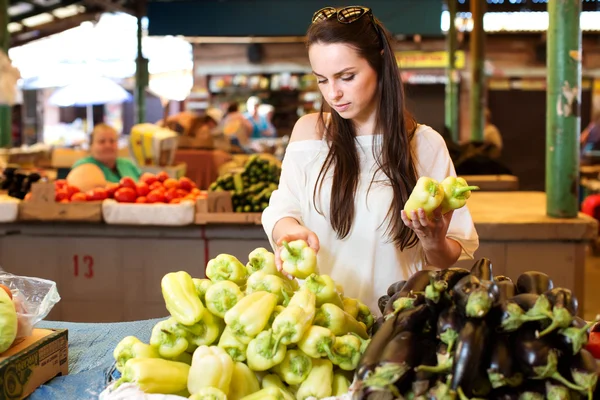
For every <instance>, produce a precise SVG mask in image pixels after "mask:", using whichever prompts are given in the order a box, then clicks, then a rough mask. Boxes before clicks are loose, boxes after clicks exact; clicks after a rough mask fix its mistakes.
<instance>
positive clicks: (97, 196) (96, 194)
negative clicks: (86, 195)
mask: <svg viewBox="0 0 600 400" xmlns="http://www.w3.org/2000/svg"><path fill="white" fill-rule="evenodd" d="M107 198H108V192H107V191H106V189H104V188H95V189H93V190H92V200H105V199H107Z"/></svg>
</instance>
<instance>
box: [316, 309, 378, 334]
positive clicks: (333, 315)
mask: <svg viewBox="0 0 600 400" xmlns="http://www.w3.org/2000/svg"><path fill="white" fill-rule="evenodd" d="M313 324H314V325H318V326H323V327H325V328H328V329H329V330H331V332H332V333H333V334H334V335H336V336H340V335H345V334H346V333H349V332H352V333H356V334H357V335H359V336H360V337H361V338H363V339H368V338H369V334H368V333H367V330H366V328H365V325H364V324H361V323H360V322H358V321H357V320H356V319H354V318H352V316H351V315H350V314H348V313H347V312H346V311H344V310H343V309H341V308H339V307H338V306H336V305H335V304H331V303H325V304H323V305H322V306H321V307H320V308H319V309H318V310H317V312H316V314H315V320H314V322H313Z"/></svg>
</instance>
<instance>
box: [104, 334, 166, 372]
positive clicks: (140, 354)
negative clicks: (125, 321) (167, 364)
mask: <svg viewBox="0 0 600 400" xmlns="http://www.w3.org/2000/svg"><path fill="white" fill-rule="evenodd" d="M113 357H114V358H115V361H116V367H117V371H119V372H123V368H125V363H126V362H127V361H128V360H130V359H132V358H159V357H160V354H158V350H157V349H156V348H155V347H152V346H150V345H149V344H146V343H143V342H142V341H141V340H140V339H138V338H136V337H135V336H127V337H124V338H123V339H122V340H121V341H120V342H119V344H117V346H116V347H115V350H114V351H113Z"/></svg>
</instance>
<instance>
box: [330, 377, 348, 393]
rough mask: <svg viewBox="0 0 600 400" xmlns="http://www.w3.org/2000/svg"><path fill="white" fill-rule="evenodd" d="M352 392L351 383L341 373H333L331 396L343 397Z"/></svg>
mask: <svg viewBox="0 0 600 400" xmlns="http://www.w3.org/2000/svg"><path fill="white" fill-rule="evenodd" d="M349 390H350V381H349V380H348V379H347V378H346V377H345V376H344V375H343V374H340V373H339V372H334V373H333V383H332V385H331V395H332V396H334V397H338V396H343V395H345V394H347V393H348V391H349Z"/></svg>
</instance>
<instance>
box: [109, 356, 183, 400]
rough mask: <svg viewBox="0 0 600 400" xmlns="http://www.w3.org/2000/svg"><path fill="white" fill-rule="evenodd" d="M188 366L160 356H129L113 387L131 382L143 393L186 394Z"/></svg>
mask: <svg viewBox="0 0 600 400" xmlns="http://www.w3.org/2000/svg"><path fill="white" fill-rule="evenodd" d="M189 372H190V366H189V365H187V364H184V363H180V362H177V361H169V360H163V359H162V358H131V359H129V360H128V361H127V362H126V363H125V367H124V368H123V372H122V374H121V378H119V380H117V382H116V384H115V389H116V388H118V387H119V386H121V385H122V384H123V383H127V382H132V383H135V384H137V385H138V387H139V388H140V390H141V391H143V392H144V393H161V394H178V395H179V394H185V397H187V396H188V394H187V381H188V374H189Z"/></svg>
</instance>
